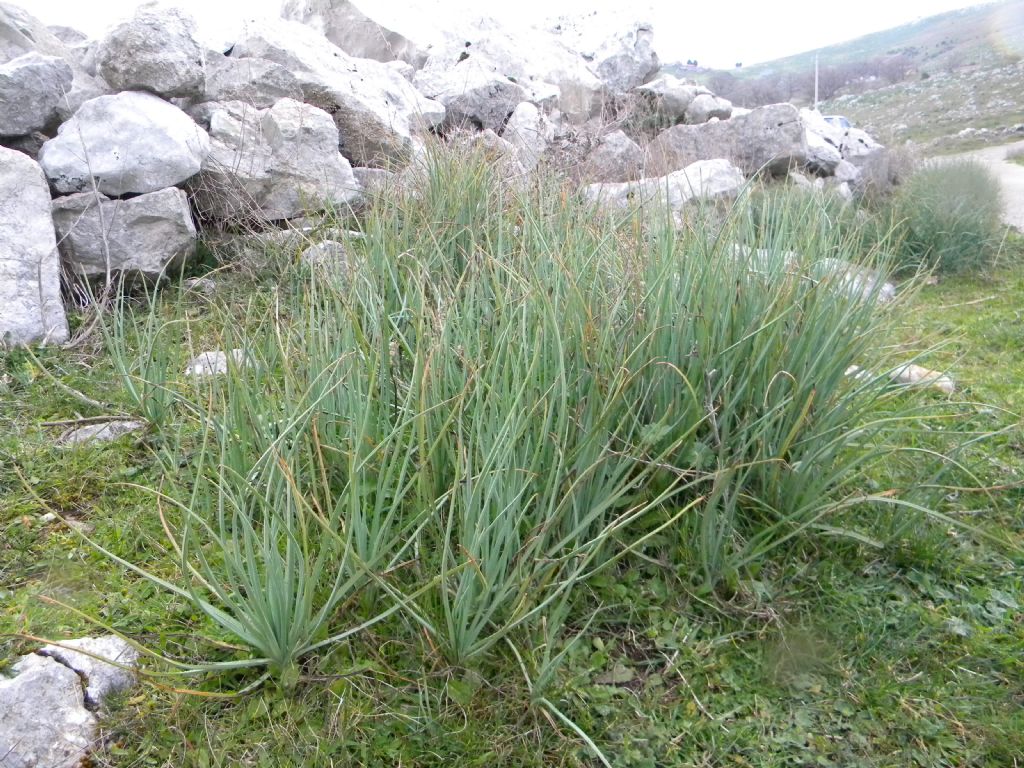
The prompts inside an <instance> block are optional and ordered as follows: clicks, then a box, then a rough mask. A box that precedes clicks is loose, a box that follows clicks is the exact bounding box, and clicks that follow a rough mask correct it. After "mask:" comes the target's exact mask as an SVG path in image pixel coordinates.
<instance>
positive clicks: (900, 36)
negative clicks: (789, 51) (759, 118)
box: [736, 0, 1024, 77]
mask: <svg viewBox="0 0 1024 768" xmlns="http://www.w3.org/2000/svg"><path fill="white" fill-rule="evenodd" d="M1022 55H1024V0H1006V2H1001V3H990V4H988V5H981V6H976V7H974V8H964V9H961V10H958V11H949V12H947V13H942V14H939V15H937V16H929V17H928V18H925V19H919V20H918V21H915V22H912V23H910V24H903V25H901V26H898V27H893V28H892V29H886V30H882V31H881V32H874V33H872V34H870V35H865V36H864V37H858V38H856V39H854V40H849V41H847V42H845V43H837V44H836V45H830V46H827V47H825V48H818V49H813V50H809V51H805V52H804V53H798V54H796V55H795V56H787V57H786V58H783V59H776V60H775V61H769V62H764V63H762V64H755V65H753V66H751V67H745V68H744V69H742V70H737V71H736V74H742V75H743V76H744V77H758V76H761V75H771V74H779V73H785V72H806V71H808V70H810V71H813V70H814V57H815V56H818V60H819V65H821V66H840V65H843V64H859V63H863V62H867V61H871V60H872V59H881V58H886V57H890V56H905V57H906V58H907V59H908V60H909V63H910V64H911V66H912V67H913V68H914V69H916V70H918V71H924V70H928V69H932V70H935V71H948V70H951V69H956V68H958V67H961V66H965V65H968V64H983V65H986V66H992V65H997V66H1000V65H1003V64H1009V63H1015V62H1016V61H1017V60H1018V59H1020V58H1021V56H1022Z"/></svg>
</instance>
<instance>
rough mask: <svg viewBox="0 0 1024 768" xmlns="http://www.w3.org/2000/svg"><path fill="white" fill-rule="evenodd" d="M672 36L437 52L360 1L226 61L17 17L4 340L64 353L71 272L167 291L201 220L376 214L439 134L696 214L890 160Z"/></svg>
mask: <svg viewBox="0 0 1024 768" xmlns="http://www.w3.org/2000/svg"><path fill="white" fill-rule="evenodd" d="M57 32H59V33H60V36H58V34H56V33H57ZM653 34H654V33H653V30H652V29H651V28H650V26H649V25H646V24H643V23H632V24H628V25H624V26H623V28H622V29H620V31H619V32H618V33H617V34H614V35H612V36H610V37H608V36H604V37H601V38H596V37H594V36H592V35H591V36H589V37H588V36H586V35H582V34H577V33H576V31H574V30H571V29H568V28H558V29H555V30H553V31H542V30H532V31H530V32H529V34H528V35H527V34H526V33H523V32H516V31H511V30H508V29H504V28H502V27H500V26H499V25H498V24H496V23H495V22H494V21H492V20H488V19H478V20H474V21H470V22H466V23H465V24H463V25H462V26H461V27H460V29H459V30H458V33H457V34H451V35H448V36H447V37H446V38H445V39H444V40H442V41H440V42H437V41H434V42H430V43H427V42H420V41H413V40H410V39H408V38H406V37H403V36H402V35H400V34H398V33H396V32H393V31H391V30H388V29H385V28H383V27H382V26H381V25H379V24H377V23H376V22H374V21H373V19H371V18H369V17H367V16H366V15H365V14H364V13H363V12H362V11H360V10H359V9H358V8H356V7H355V6H353V5H352V4H351V3H350V2H348V0H316V1H315V2H308V1H306V0H303V2H301V3H300V2H297V1H294V2H293V1H289V2H286V3H285V5H284V9H283V18H281V19H277V20H274V21H272V22H271V21H252V22H249V23H246V24H245V25H243V26H242V27H241V28H240V31H239V32H238V34H237V36H236V37H235V39H234V40H232V41H231V44H230V47H225V48H224V49H223V50H209V49H208V48H207V47H206V46H205V45H204V44H203V43H202V42H201V37H200V35H199V31H198V30H197V25H196V22H195V21H194V20H193V19H192V18H191V17H190V16H189V15H188V14H186V13H185V12H183V11H180V10H177V9H175V8H173V7H167V6H164V5H155V6H154V5H149V6H143V7H142V8H141V9H140V10H138V11H137V13H136V14H135V16H134V17H132V18H131V19H128V20H126V21H124V22H123V23H121V24H119V25H117V26H116V27H114V28H113V29H111V30H110V31H109V32H108V33H107V34H106V35H105V36H104V37H103V38H102V39H100V40H95V41H90V40H85V39H84V36H82V35H75V34H73V33H72V32H71V31H69V30H66V29H59V30H58V29H54V30H51V29H48V28H47V27H45V26H44V25H43V24H42V23H41V22H40V21H38V20H37V19H35V18H33V17H32V16H30V15H29V14H27V13H26V12H24V11H23V10H22V9H20V8H18V7H17V6H14V5H11V4H6V3H0V105H2V109H0V343H8V344H10V343H14V344H19V343H32V342H62V341H64V340H65V339H66V338H67V336H68V327H67V321H66V317H65V312H64V307H63V304H62V299H61V284H60V276H61V273H62V270H64V271H65V272H66V273H69V274H75V275H81V276H84V277H86V278H90V277H92V278H95V277H108V278H109V277H110V276H111V275H112V274H115V273H120V272H125V271H129V272H137V273H142V274H143V275H147V276H156V275H159V274H161V272H163V271H164V270H166V269H167V268H168V267H173V266H174V265H176V264H179V263H181V262H183V261H184V260H186V259H188V258H189V257H190V256H191V255H192V254H193V253H194V251H195V248H196V243H197V238H198V237H199V232H198V230H197V223H198V225H199V228H202V227H203V226H206V225H209V224H218V225H220V224H223V223H225V222H240V221H241V222H246V223H247V224H257V225H258V224H260V223H263V224H269V223H275V222H286V221H289V220H292V219H295V218H299V217H302V216H305V215H307V214H309V213H311V212H312V211H313V209H315V208H326V207H334V208H342V209H347V208H350V207H354V206H357V205H359V204H360V202H361V199H362V195H363V193H364V190H370V189H379V188H387V186H388V185H389V184H390V183H391V181H393V180H394V177H393V174H395V173H401V172H402V171H403V169H405V168H407V167H408V166H409V165H410V163H411V162H412V161H413V160H414V158H416V157H417V156H418V155H419V154H420V153H421V152H422V148H423V146H424V144H423V142H424V139H425V137H426V136H427V135H428V134H433V135H438V136H442V137H459V138H460V140H461V138H463V137H465V135H466V133H467V131H468V132H469V133H471V134H472V135H473V136H474V142H484V143H485V144H486V146H487V147H488V149H489V150H493V151H494V152H496V153H497V154H499V155H500V156H502V157H503V159H504V161H506V162H505V166H506V168H507V169H508V174H509V175H510V176H521V177H525V176H526V175H528V174H530V173H531V172H533V171H534V170H535V169H536V168H538V166H540V165H542V164H543V163H545V162H550V163H551V164H552V166H555V167H557V166H558V165H559V164H558V162H557V158H558V155H559V153H565V152H566V151H567V150H569V149H571V150H572V151H573V152H575V153H577V154H579V155H580V157H581V162H580V163H579V164H578V165H577V167H576V169H575V171H574V173H573V179H574V180H575V181H577V182H579V183H581V185H583V186H584V193H585V195H586V196H587V197H589V198H591V199H593V200H597V201H605V202H609V203H611V204H614V205H628V204H630V203H631V201H633V200H637V199H647V198H650V197H652V196H654V195H656V194H660V193H659V192H658V190H668V194H667V200H668V202H669V204H670V205H672V206H673V207H680V206H683V205H686V204H688V203H689V202H690V201H691V200H692V199H694V198H706V197H714V196H721V195H731V194H735V193H736V192H737V191H738V190H739V189H740V188H741V187H742V186H743V184H744V183H745V181H746V180H747V179H749V178H750V177H751V176H753V175H755V174H769V175H783V174H786V173H789V172H794V173H797V174H802V173H809V174H812V175H814V176H816V177H817V178H819V179H823V178H827V179H830V180H832V181H830V182H829V183H833V184H835V185H836V186H838V187H839V188H840V189H841V191H843V192H844V193H846V194H849V193H850V191H851V187H852V185H854V184H855V183H856V179H857V166H858V165H859V164H862V163H863V162H865V159H866V158H868V157H870V156H871V154H872V153H875V152H879V151H881V147H879V146H878V145H877V144H875V143H874V142H873V141H871V140H870V137H867V136H866V134H864V135H859V134H858V135H855V134H854V133H853V132H843V133H838V132H837V131H836V130H835V129H833V128H832V126H830V125H828V124H827V123H825V122H824V121H823V120H822V119H820V116H818V115H816V114H815V113H809V112H803V113H801V112H798V111H797V109H796V108H795V107H793V106H791V105H788V104H779V105H772V106H769V107H763V108H761V109H758V110H754V111H752V112H748V111H745V110H739V109H734V108H733V106H732V105H731V104H730V103H729V102H728V101H727V100H725V99H722V98H719V97H718V96H716V95H715V94H713V93H711V92H710V91H708V90H707V89H706V88H702V87H700V86H697V85H695V84H693V83H688V82H684V81H680V80H678V79H676V78H673V77H670V76H666V75H662V76H657V73H658V69H659V61H658V57H657V54H656V53H655V51H654V47H653V41H654V37H653ZM66 40H67V41H70V42H65V41H66ZM623 99H626V100H627V101H628V100H632V102H631V103H634V104H636V105H637V108H638V109H642V110H645V111H646V112H647V113H649V114H651V115H654V116H655V117H656V118H657V119H656V121H655V124H657V125H660V126H662V127H663V128H664V130H662V131H660V133H658V135H656V136H653V137H649V138H652V140H651V141H650V144H649V146H647V147H641V145H640V144H638V143H637V141H636V139H638V138H641V139H642V138H643V137H641V136H638V135H637V134H636V132H633V135H627V133H626V132H625V131H623V130H622V126H620V125H614V124H612V125H608V124H607V123H606V120H604V119H603V115H606V111H605V108H606V106H607V105H608V104H609V103H611V102H614V101H616V100H620V101H621V100H623ZM579 136H587V137H589V138H588V141H587V143H586V146H585V147H584V150H585V151H583V152H582V153H581V152H580V145H579V143H578V142H577V145H576V146H573V147H570V145H571V144H573V142H574V140H575V137H579ZM797 178H798V180H802V182H803V183H806V184H808V185H813V183H814V182H811V181H810V179H807V178H806V177H804V176H798V177H797ZM818 183H819V184H821V183H823V182H818ZM638 192H639V194H637V193H638Z"/></svg>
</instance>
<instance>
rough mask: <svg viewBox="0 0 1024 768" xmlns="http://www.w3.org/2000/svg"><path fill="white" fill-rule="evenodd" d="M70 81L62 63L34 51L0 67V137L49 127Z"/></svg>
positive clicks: (54, 57) (54, 119) (63, 62)
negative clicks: (0, 105)
mask: <svg viewBox="0 0 1024 768" xmlns="http://www.w3.org/2000/svg"><path fill="white" fill-rule="evenodd" d="M73 80H74V74H73V73H72V71H71V67H70V66H68V63H67V62H66V61H64V60H63V59H61V58H57V57H56V56H44V55H42V54H41V53H36V52H35V51H33V52H31V53H26V54H23V55H21V56H19V57H18V58H16V59H13V60H12V61H9V62H7V63H6V64H4V65H2V66H0V104H2V105H3V108H2V109H0V136H27V135H29V134H31V133H32V132H33V131H42V130H46V129H47V128H50V127H52V126H53V124H54V123H55V122H56V121H57V120H58V119H59V116H60V107H61V105H62V103H63V102H64V98H65V97H66V96H67V94H68V93H69V92H70V91H71V84H72V81H73Z"/></svg>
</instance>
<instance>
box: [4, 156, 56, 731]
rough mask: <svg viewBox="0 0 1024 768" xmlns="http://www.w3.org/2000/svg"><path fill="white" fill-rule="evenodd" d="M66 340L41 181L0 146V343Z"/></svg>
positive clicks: (31, 166)
mask: <svg viewBox="0 0 1024 768" xmlns="http://www.w3.org/2000/svg"><path fill="white" fill-rule="evenodd" d="M67 338H68V323H67V318H66V316H65V314H64V306H63V304H62V303H61V296H60V257H59V256H58V254H57V239H56V237H55V236H54V231H53V221H52V220H51V218H50V192H49V189H48V188H47V185H46V179H45V177H44V176H43V172H42V170H41V169H40V167H39V166H38V165H37V164H36V163H35V162H34V161H33V160H31V159H30V158H28V157H26V156H25V155H23V154H21V153H20V152H16V151H15V150H13V149H4V148H0V346H2V345H7V344H30V343H34V342H54V343H60V342H63V341H66V340H67ZM2 719H3V718H0V721H2Z"/></svg>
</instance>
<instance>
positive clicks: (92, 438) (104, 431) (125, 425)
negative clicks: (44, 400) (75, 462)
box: [61, 419, 146, 445]
mask: <svg viewBox="0 0 1024 768" xmlns="http://www.w3.org/2000/svg"><path fill="white" fill-rule="evenodd" d="M145 428H146V423H145V422H143V421H128V420H121V419H116V420H114V421H108V422H105V423H103V424H89V425H88V426H85V427H79V428H78V429H76V430H74V431H72V432H70V433H69V434H67V435H66V436H65V437H63V438H62V439H61V443H63V444H65V445H81V444H82V443H109V442H112V441H114V440H117V439H118V438H119V437H122V436H124V435H127V434H130V433H132V432H138V431H140V430H143V429H145Z"/></svg>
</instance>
